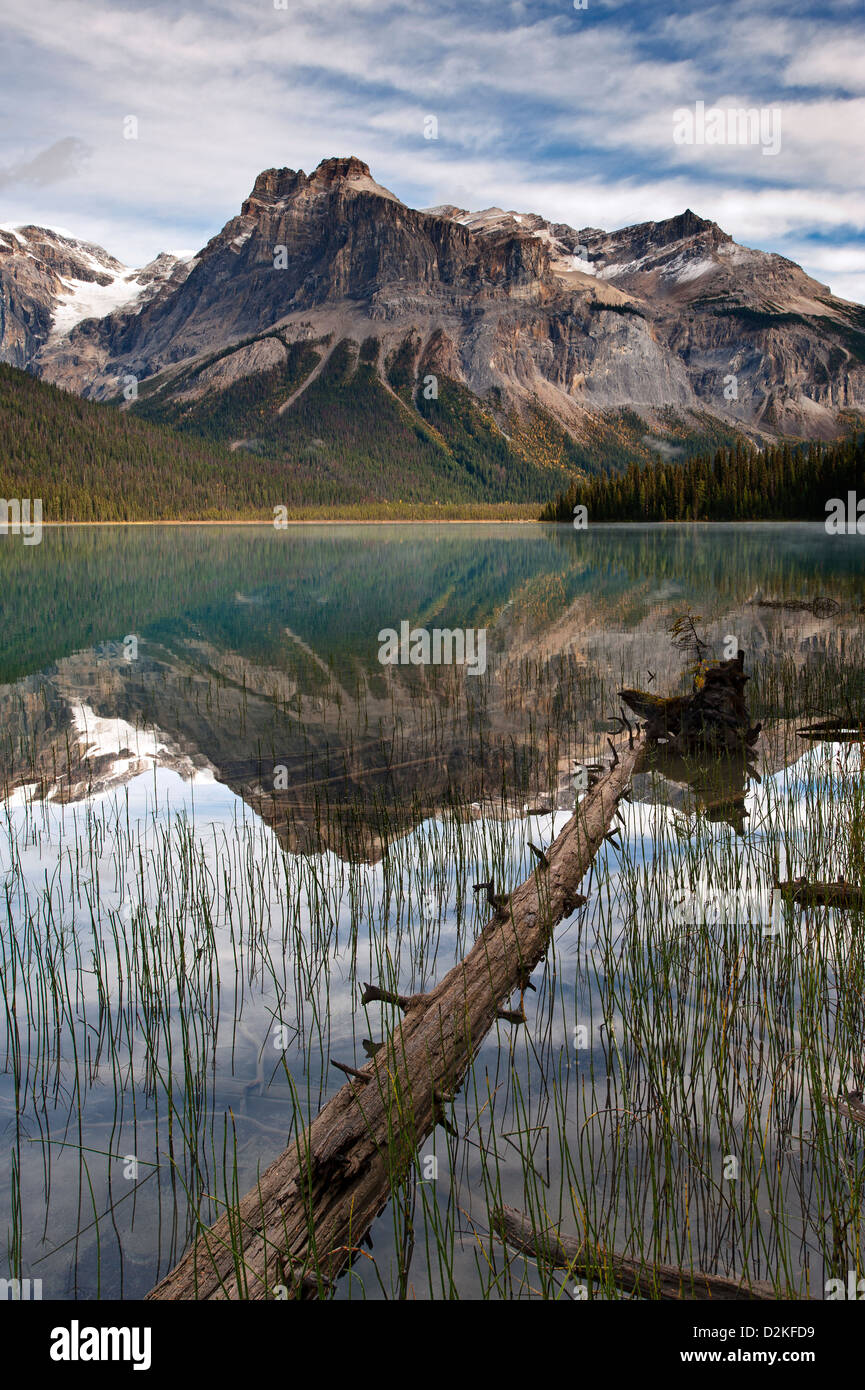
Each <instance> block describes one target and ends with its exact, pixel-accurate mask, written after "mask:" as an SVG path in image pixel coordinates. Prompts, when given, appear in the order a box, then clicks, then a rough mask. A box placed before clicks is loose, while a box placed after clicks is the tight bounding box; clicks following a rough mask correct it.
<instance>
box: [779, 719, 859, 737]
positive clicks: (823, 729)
mask: <svg viewBox="0 0 865 1390" xmlns="http://www.w3.org/2000/svg"><path fill="white" fill-rule="evenodd" d="M796 733H797V735H798V736H799V738H807V739H810V740H811V742H812V743H861V742H863V740H865V723H863V721H862V720H861V719H859V718H856V717H855V716H854V717H850V716H848V717H847V718H846V719H822V720H820V721H819V722H818V723H816V724H806V725H805V727H804V728H802V729H797V730H796Z"/></svg>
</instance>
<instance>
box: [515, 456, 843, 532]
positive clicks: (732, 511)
mask: <svg viewBox="0 0 865 1390" xmlns="http://www.w3.org/2000/svg"><path fill="white" fill-rule="evenodd" d="M850 491H854V492H858V494H859V496H863V495H865V435H851V436H850V437H849V438H848V439H846V440H842V441H840V442H838V443H832V444H823V443H812V444H809V445H799V446H797V445H795V444H794V445H791V444H789V443H784V444H774V445H769V446H767V447H766V448H765V449H763V450H758V449H754V448H749V447H747V446H746V445H744V444H742V443H739V444H737V445H736V446H735V448H729V449H718V450H717V451H716V452H715V453H714V454H713V455H710V456H709V455H703V456H699V457H695V458H691V459H689V460H687V462H684V463H669V462H667V461H666V460H663V459H659V460H658V461H657V462H656V463H651V464H648V465H639V464H631V465H630V466H629V467H628V468H626V469H625V470H624V471H623V472H622V473H603V474H598V475H596V476H594V477H585V476H583V477H580V478H578V479H575V480H574V482H573V483H572V484H571V486H570V487H569V488H568V489H567V490H566V491H565V492H563V493H560V494H559V496H558V497H557V498H556V500H555V501H554V502H553V503H551V505H550V506H549V507H546V508H545V509H544V511H543V513H542V515H541V519H542V520H544V521H571V520H572V519H573V516H574V508H575V507H577V506H584V507H585V508H586V511H587V513H588V518H589V520H591V521H818V520H823V519H825V516H826V504H827V502H828V501H829V500H830V498H836V497H840V498H844V499H846V497H847V494H848V492H850Z"/></svg>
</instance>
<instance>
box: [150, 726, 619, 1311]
mask: <svg viewBox="0 0 865 1390" xmlns="http://www.w3.org/2000/svg"><path fill="white" fill-rule="evenodd" d="M643 751H644V744H643V742H642V741H637V740H635V738H634V736H633V735H631V736H630V737H629V739H628V740H627V742H626V743H624V744H623V745H622V746H620V748H619V750H618V753H617V754H616V761H615V762H614V764H613V765H612V766H611V767H610V769H609V771H607V772H606V773H605V774H604V776H603V777H602V778H601V779H600V780H599V781H598V782H597V784H596V785H595V786H594V788H593V789H592V790H591V791H590V792H589V793H588V794H587V795H586V797H585V798H584V799H583V801H582V802H580V804H579V805H578V807H577V808H576V810H575V812H574V815H573V816H572V817H571V819H570V820H569V821H568V823H567V825H566V826H565V827H564V829H563V830H562V831H561V833H560V834H559V835H558V836H557V837H556V839H555V840H554V842H553V843H552V845H551V846H550V847H549V848H548V849H547V850H546V860H547V863H546V865H543V864H539V865H538V866H537V867H536V868H535V870H534V872H533V873H532V875H531V877H530V878H528V879H526V880H525V882H523V883H522V884H520V885H519V887H518V888H516V889H515V890H514V892H513V893H511V894H510V895H509V897H508V898H507V900H506V902H505V903H504V906H503V907H500V908H498V909H497V910H496V912H495V915H493V916H491V917H490V919H489V920H488V921H487V923H486V925H485V927H484V928H483V931H482V932H481V935H480V936H479V937H478V939H477V941H476V942H475V944H474V946H473V947H472V949H471V950H470V951H469V953H468V955H467V956H466V957H465V959H464V960H463V961H461V962H460V963H459V964H458V965H455V966H454V967H453V969H452V970H450V971H449V972H448V974H447V975H446V976H445V977H444V979H442V980H441V981H440V982H439V984H438V985H436V987H435V988H434V989H433V990H431V991H430V993H429V994H423V995H397V994H393V993H391V992H389V991H387V990H384V991H382V990H380V989H378V987H376V986H366V993H365V998H366V999H370V1000H372V999H375V1000H381V1001H383V1002H385V1003H387V1004H389V1005H393V1006H394V1007H395V1008H398V1009H400V1010H401V1011H402V1012H403V1019H402V1022H401V1024H400V1025H399V1027H397V1028H395V1029H394V1030H393V1031H392V1032H389V1035H388V1036H387V1037H386V1038H385V1042H384V1044H383V1045H382V1046H381V1047H380V1048H378V1049H377V1051H376V1053H375V1055H374V1056H373V1057H371V1058H370V1060H369V1061H368V1062H367V1063H366V1064H365V1066H364V1067H363V1068H360V1069H357V1070H355V1069H352V1071H351V1073H350V1080H349V1081H348V1083H347V1084H346V1085H345V1086H343V1087H342V1089H341V1090H340V1091H338V1092H337V1093H336V1095H335V1096H333V1097H332V1098H331V1100H329V1101H328V1103H327V1104H326V1105H325V1106H324V1108H323V1109H322V1110H321V1111H320V1112H319V1114H318V1116H317V1117H316V1118H315V1119H314V1120H313V1121H312V1123H311V1125H310V1126H309V1127H308V1128H307V1129H306V1130H305V1131H304V1132H303V1133H302V1134H301V1135H300V1136H299V1138H298V1139H297V1140H296V1141H295V1143H293V1144H292V1145H291V1146H290V1147H289V1148H287V1149H286V1150H285V1151H284V1152H283V1153H282V1154H280V1156H279V1157H278V1158H277V1159H276V1160H275V1161H274V1162H273V1163H272V1164H271V1165H270V1167H269V1168H267V1169H266V1171H265V1172H264V1173H262V1175H261V1177H260V1178H259V1181H258V1183H257V1185H256V1186H255V1188H253V1190H252V1191H250V1192H248V1193H247V1194H246V1196H245V1197H243V1198H242V1199H241V1200H240V1202H239V1203H237V1204H233V1205H232V1206H231V1207H229V1208H228V1209H227V1210H226V1212H225V1213H224V1214H223V1215H222V1216H221V1217H220V1218H219V1219H218V1220H217V1221H216V1222H215V1223H214V1225H213V1226H211V1227H209V1228H208V1229H206V1230H204V1231H202V1233H201V1234H200V1235H199V1237H198V1238H197V1240H196V1241H195V1244H194V1245H193V1246H192V1248H191V1249H190V1250H189V1251H188V1252H187V1253H186V1255H184V1257H183V1258H182V1259H181V1260H180V1262H179V1264H177V1265H176V1266H175V1268H174V1269H173V1270H171V1271H170V1273H169V1274H167V1275H166V1276H165V1278H164V1279H162V1280H161V1281H160V1283H159V1284H157V1285H156V1287H155V1288H154V1289H152V1290H151V1291H150V1293H149V1294H147V1295H146V1297H147V1298H148V1299H159V1300H170V1299H199V1300H205V1299H255V1300H259V1299H268V1298H275V1297H276V1298H315V1297H321V1295H322V1293H324V1292H327V1291H328V1290H329V1288H330V1285H331V1283H332V1281H333V1280H334V1279H335V1278H336V1276H337V1275H338V1274H339V1273H340V1272H341V1271H342V1270H343V1269H344V1268H345V1266H346V1265H347V1264H349V1263H350V1262H351V1260H352V1259H353V1258H355V1257H356V1255H357V1253H358V1249H359V1243H360V1241H361V1240H362V1239H363V1238H364V1236H365V1234H366V1232H367V1231H368V1230H369V1228H370V1226H371V1224H372V1222H373V1221H374V1220H375V1219H376V1217H377V1216H378V1215H379V1214H380V1212H381V1211H382V1210H383V1209H384V1206H385V1205H386V1203H387V1200H388V1196H389V1193H390V1190H391V1187H392V1186H393V1185H395V1184H397V1183H399V1182H400V1181H401V1180H402V1179H403V1178H404V1177H405V1176H406V1174H407V1173H408V1171H409V1170H410V1167H411V1164H412V1162H413V1160H414V1158H415V1155H416V1153H417V1150H418V1147H419V1145H420V1144H422V1143H423V1141H424V1140H425V1139H426V1138H427V1136H428V1135H429V1134H431V1133H432V1131H433V1129H434V1128H435V1127H436V1125H438V1124H445V1125H446V1126H448V1125H450V1121H449V1120H448V1118H447V1114H446V1106H448V1105H449V1103H450V1102H451V1101H452V1100H453V1097H454V1094H455V1092H456V1091H457V1089H458V1088H459V1086H460V1084H461V1082H462V1080H463V1078H464V1076H465V1074H466V1072H467V1070H468V1068H469V1066H470V1064H471V1062H472V1060H473V1058H474V1057H475V1056H476V1054H477V1052H478V1050H479V1049H480V1046H481V1043H482V1041H483V1039H484V1037H485V1036H486V1034H487V1033H488V1032H489V1030H490V1028H491V1027H492V1026H493V1024H494V1023H495V1021H496V1018H497V1017H500V1016H501V1015H500V1013H499V1010H500V1009H501V1008H502V1006H503V1005H505V1004H506V1003H507V1001H508V1000H509V999H510V997H511V995H513V994H514V993H515V992H516V991H517V990H520V992H521V996H522V991H523V990H524V989H525V988H526V985H527V983H528V977H529V975H530V974H531V971H532V970H533V969H534V967H535V966H536V965H537V963H538V961H540V960H541V959H542V957H543V955H544V953H545V952H546V950H547V947H548V945H549V941H550V937H551V935H552V932H553V928H554V927H555V926H556V924H557V923H558V922H560V921H561V920H562V918H563V917H565V916H568V915H570V913H572V912H573V911H574V909H575V908H576V907H577V906H579V905H580V904H581V903H582V902H584V901H585V899H584V898H582V897H581V896H580V895H579V893H578V891H577V889H578V886H579V884H580V882H581V881H582V879H583V877H584V875H585V874H586V872H587V870H588V868H589V866H590V865H591V863H592V860H593V859H594V857H595V855H596V853H597V851H598V849H599V848H600V846H601V844H602V843H603V840H604V837H605V835H606V833H607V831H608V830H609V827H610V824H611V822H612V819H613V817H614V815H615V813H616V810H617V808H618V805H619V801H620V800H621V799H622V797H623V796H624V794H625V792H626V790H627V787H628V785H629V783H630V780H631V775H632V773H633V772H634V770H635V769H636V768H637V767H638V765H639V763H640V761H641V759H642V756H643ZM505 1012H506V1014H507V1013H508V1011H507V1010H505ZM520 1013H521V1010H520ZM516 1015H517V1011H516V1010H515V1011H513V1017H512V1019H511V1020H510V1021H517V1020H516ZM451 1128H452V1126H451Z"/></svg>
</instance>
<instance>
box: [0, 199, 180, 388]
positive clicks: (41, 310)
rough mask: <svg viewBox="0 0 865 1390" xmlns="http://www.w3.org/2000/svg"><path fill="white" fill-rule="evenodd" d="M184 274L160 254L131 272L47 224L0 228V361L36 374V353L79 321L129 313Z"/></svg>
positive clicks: (172, 260)
mask: <svg viewBox="0 0 865 1390" xmlns="http://www.w3.org/2000/svg"><path fill="white" fill-rule="evenodd" d="M187 272H188V265H187V263H186V262H184V261H182V260H180V259H179V258H178V257H176V256H171V255H168V254H166V253H163V254H162V255H160V256H158V257H157V258H156V260H154V261H151V262H150V264H149V265H146V266H144V267H143V268H142V269H140V270H136V269H132V268H131V267H130V266H127V265H123V264H122V263H121V262H120V261H118V260H115V258H114V257H113V256H110V255H109V254H108V252H107V251H104V250H103V249H102V247H101V246H94V245H92V244H91V243H90V242H86V241H79V240H77V239H76V238H75V237H70V236H67V235H65V234H63V233H61V232H58V231H54V230H52V229H50V228H47V227H34V226H22V227H5V228H0V361H3V362H8V363H10V364H11V366H13V367H33V368H35V369H36V370H38V363H39V358H40V354H41V352H42V350H43V348H45V347H46V345H47V344H49V343H52V342H57V341H58V340H60V339H62V338H64V337H65V336H66V335H67V334H68V333H69V332H70V331H71V330H72V329H73V328H74V327H75V326H76V325H77V324H78V323H80V322H81V321H82V320H84V319H89V318H91V317H94V316H95V317H97V318H98V319H101V318H104V316H105V315H108V314H112V313H114V312H115V311H117V310H119V309H123V310H125V312H126V313H136V312H137V311H138V310H139V309H140V307H141V305H142V304H143V303H146V302H147V300H148V299H150V298H151V297H152V296H154V295H155V294H157V293H158V292H159V290H160V289H162V288H163V287H164V286H169V287H171V288H176V287H177V286H178V285H179V284H180V283H181V282H182V280H183V279H184V277H185V274H186V273H187ZM81 389H86V382H84V381H83V380H82V386H81Z"/></svg>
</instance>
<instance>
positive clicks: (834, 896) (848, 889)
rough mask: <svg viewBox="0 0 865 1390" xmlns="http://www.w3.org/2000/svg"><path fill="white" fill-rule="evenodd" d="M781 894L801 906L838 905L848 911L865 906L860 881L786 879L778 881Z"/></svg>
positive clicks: (864, 894) (857, 909)
mask: <svg viewBox="0 0 865 1390" xmlns="http://www.w3.org/2000/svg"><path fill="white" fill-rule="evenodd" d="M775 887H776V888H778V889H779V890H780V892H781V896H782V897H783V898H786V899H787V900H788V901H790V902H794V903H796V904H797V906H799V907H838V908H841V909H843V910H844V911H847V912H861V911H862V909H863V908H865V892H863V890H862V888H860V886H859V884H858V883H845V882H844V880H843V879H838V881H837V882H836V883H819V882H814V883H809V882H808V880H807V879H806V878H793V879H786V880H785V881H784V882H782V883H776V884H775Z"/></svg>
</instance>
